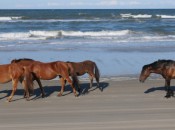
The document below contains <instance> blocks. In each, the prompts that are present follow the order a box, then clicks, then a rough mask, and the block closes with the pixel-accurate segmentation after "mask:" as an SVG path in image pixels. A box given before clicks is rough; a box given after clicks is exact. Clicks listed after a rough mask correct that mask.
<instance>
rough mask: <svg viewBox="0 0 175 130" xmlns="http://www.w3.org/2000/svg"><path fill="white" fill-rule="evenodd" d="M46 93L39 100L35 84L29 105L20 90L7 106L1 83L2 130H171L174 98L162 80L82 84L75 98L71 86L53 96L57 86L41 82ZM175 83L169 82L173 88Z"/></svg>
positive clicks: (5, 89)
mask: <svg viewBox="0 0 175 130" xmlns="http://www.w3.org/2000/svg"><path fill="white" fill-rule="evenodd" d="M42 84H43V86H44V90H45V93H46V97H45V98H43V99H42V98H41V97H40V91H39V89H38V86H37V84H36V83H35V94H34V95H33V96H32V97H31V101H26V100H25V99H23V89H22V87H21V85H19V87H18V90H17V92H16V95H15V96H14V98H13V101H12V102H10V103H8V102H6V97H7V95H9V93H10V92H11V91H10V90H11V83H7V84H1V91H0V99H1V100H0V129H2V130H12V129H13V130H24V129H25V130H58V129H62V130H70V129H71V130H148V129H150V130H174V128H175V124H174V122H175V118H174V117H175V103H174V102H175V99H174V98H170V99H166V98H164V96H165V91H164V87H163V85H164V80H163V79H154V80H153V79H148V80H147V81H146V82H145V83H144V84H142V83H139V81H138V79H137V78H131V79H127V78H115V77H114V78H105V79H101V83H100V86H101V87H102V88H103V92H101V91H100V90H99V89H96V86H95V85H96V84H94V87H93V88H91V89H89V90H88V86H89V82H88V80H87V81H85V80H81V88H82V94H81V95H80V96H79V97H74V95H73V93H70V91H71V88H70V87H69V85H68V86H67V87H66V90H65V92H64V96H62V97H57V92H58V91H59V90H60V84H58V81H56V80H52V81H42ZM174 84H175V82H174V81H173V82H172V85H174Z"/></svg>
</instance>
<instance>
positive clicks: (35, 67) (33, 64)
mask: <svg viewBox="0 0 175 130" xmlns="http://www.w3.org/2000/svg"><path fill="white" fill-rule="evenodd" d="M12 62H13V63H14V62H15V63H17V64H20V65H21V63H22V62H23V63H24V62H28V64H29V65H28V66H26V68H27V70H28V71H29V72H31V73H30V78H31V80H36V79H43V80H51V79H54V78H56V77H57V76H59V77H61V78H63V79H64V80H66V81H68V83H69V84H70V86H71V87H72V89H73V92H74V95H75V96H77V94H76V90H75V87H74V85H75V84H78V78H77V76H76V74H75V73H74V69H73V68H70V67H69V66H68V65H67V63H66V62H61V61H55V62H50V63H43V62H39V61H34V60H32V59H19V60H13V61H12ZM69 75H70V76H71V77H72V80H73V81H72V80H71V79H70V78H69ZM41 88H42V86H41V87H40V89H41ZM63 92H64V89H63V88H61V91H60V93H59V94H58V95H59V96H61V95H62V94H63Z"/></svg>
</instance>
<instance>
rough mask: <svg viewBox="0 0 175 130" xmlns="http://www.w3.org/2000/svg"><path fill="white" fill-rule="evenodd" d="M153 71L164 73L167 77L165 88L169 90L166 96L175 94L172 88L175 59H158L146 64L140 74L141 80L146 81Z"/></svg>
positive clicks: (174, 74)
mask: <svg viewBox="0 0 175 130" xmlns="http://www.w3.org/2000/svg"><path fill="white" fill-rule="evenodd" d="M151 73H156V74H160V75H162V77H163V78H164V79H165V88H166V91H167V94H166V96H165V97H166V98H170V97H171V96H174V92H173V90H171V88H170V81H171V79H175V61H173V60H158V61H155V62H153V63H151V64H148V65H144V66H143V68H142V71H141V74H140V78H139V80H140V82H144V81H145V80H146V79H147V77H148V76H149V75H150V74H151Z"/></svg>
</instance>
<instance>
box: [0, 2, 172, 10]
mask: <svg viewBox="0 0 175 130" xmlns="http://www.w3.org/2000/svg"><path fill="white" fill-rule="evenodd" d="M174 8H175V0H0V9H174Z"/></svg>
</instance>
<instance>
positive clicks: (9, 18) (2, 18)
mask: <svg viewBox="0 0 175 130" xmlns="http://www.w3.org/2000/svg"><path fill="white" fill-rule="evenodd" d="M20 19H22V17H0V21H11V20H20Z"/></svg>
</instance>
